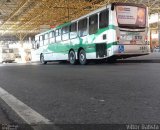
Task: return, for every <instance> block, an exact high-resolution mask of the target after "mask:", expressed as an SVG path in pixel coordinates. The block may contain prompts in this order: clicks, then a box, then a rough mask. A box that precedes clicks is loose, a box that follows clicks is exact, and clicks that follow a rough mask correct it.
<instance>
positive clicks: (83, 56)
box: [78, 49, 87, 65]
mask: <svg viewBox="0 0 160 130" xmlns="http://www.w3.org/2000/svg"><path fill="white" fill-rule="evenodd" d="M78 58H79V63H80V64H81V65H86V64H87V59H86V52H85V50H84V49H81V50H80V52H79V54H78Z"/></svg>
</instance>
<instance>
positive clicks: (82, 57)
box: [80, 53, 85, 61]
mask: <svg viewBox="0 0 160 130" xmlns="http://www.w3.org/2000/svg"><path fill="white" fill-rule="evenodd" d="M80 59H81V61H84V59H85V56H84V54H83V53H82V54H80Z"/></svg>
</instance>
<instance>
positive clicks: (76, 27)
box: [69, 21, 78, 39]
mask: <svg viewBox="0 0 160 130" xmlns="http://www.w3.org/2000/svg"><path fill="white" fill-rule="evenodd" d="M73 24H76V25H75V26H76V31H75V32H76V35H75V37H71V26H72V25H73ZM77 37H78V22H77V21H76V22H73V23H72V24H71V25H70V26H69V39H75V38H77Z"/></svg>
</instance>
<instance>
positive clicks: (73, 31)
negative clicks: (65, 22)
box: [70, 23, 77, 38]
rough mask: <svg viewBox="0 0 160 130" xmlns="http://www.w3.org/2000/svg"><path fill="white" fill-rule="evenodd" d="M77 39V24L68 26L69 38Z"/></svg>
mask: <svg viewBox="0 0 160 130" xmlns="http://www.w3.org/2000/svg"><path fill="white" fill-rule="evenodd" d="M76 37H77V23H72V24H71V25H70V38H76Z"/></svg>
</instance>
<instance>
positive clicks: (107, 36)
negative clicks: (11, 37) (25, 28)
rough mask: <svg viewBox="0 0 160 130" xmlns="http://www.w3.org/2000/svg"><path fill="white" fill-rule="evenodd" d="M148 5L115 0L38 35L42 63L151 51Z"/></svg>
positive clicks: (37, 40) (37, 49) (104, 57)
mask: <svg viewBox="0 0 160 130" xmlns="http://www.w3.org/2000/svg"><path fill="white" fill-rule="evenodd" d="M148 30H149V24H148V8H147V7H146V6H144V5H139V4H133V3H112V4H110V5H107V6H104V7H102V8H100V9H97V10H95V11H93V12H91V13H89V14H87V15H85V16H82V17H80V18H78V19H75V20H73V21H71V22H69V23H65V24H63V25H60V26H57V27H55V28H53V29H51V30H49V31H46V32H44V33H41V34H38V35H36V36H35V41H36V42H35V43H36V50H35V52H36V53H35V54H36V55H38V56H39V58H40V61H41V63H42V64H46V63H47V62H50V61H61V60H69V62H70V64H76V63H77V62H79V63H80V64H81V65H84V64H86V63H87V61H88V60H90V59H97V60H98V59H107V60H108V61H111V62H113V61H115V60H116V59H119V58H128V57H133V56H140V55H147V54H149V53H150V42H149V31H148Z"/></svg>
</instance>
